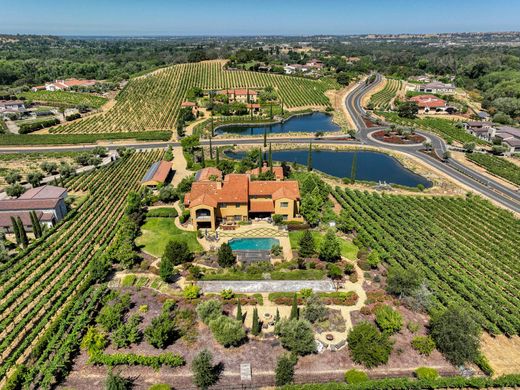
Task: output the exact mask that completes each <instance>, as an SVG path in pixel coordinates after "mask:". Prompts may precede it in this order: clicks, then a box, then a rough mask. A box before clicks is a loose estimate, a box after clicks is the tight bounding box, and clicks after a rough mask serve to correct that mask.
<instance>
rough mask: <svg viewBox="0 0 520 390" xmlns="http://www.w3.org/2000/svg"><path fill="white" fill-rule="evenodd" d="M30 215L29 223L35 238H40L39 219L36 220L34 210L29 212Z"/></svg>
mask: <svg viewBox="0 0 520 390" xmlns="http://www.w3.org/2000/svg"><path fill="white" fill-rule="evenodd" d="M29 215H30V217H31V225H32V229H33V233H34V237H35V238H40V237H41V236H42V226H41V225H40V221H39V220H38V216H37V215H36V211H34V210H32V211H31V212H30V213H29Z"/></svg>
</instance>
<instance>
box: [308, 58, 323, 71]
mask: <svg viewBox="0 0 520 390" xmlns="http://www.w3.org/2000/svg"><path fill="white" fill-rule="evenodd" d="M305 66H306V67H307V68H313V69H321V68H323V66H324V64H323V61H320V60H317V59H316V58H313V59H312V60H310V61H309V62H307V63H306V64H305Z"/></svg>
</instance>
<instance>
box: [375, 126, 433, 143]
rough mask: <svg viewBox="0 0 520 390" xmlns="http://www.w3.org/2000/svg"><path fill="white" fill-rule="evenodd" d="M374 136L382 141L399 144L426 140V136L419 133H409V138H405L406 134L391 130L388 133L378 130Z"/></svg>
mask: <svg viewBox="0 0 520 390" xmlns="http://www.w3.org/2000/svg"><path fill="white" fill-rule="evenodd" d="M372 137H374V138H375V139H376V140H378V141H381V142H386V143H389V144H398V145H412V144H420V143H422V142H424V141H426V138H424V137H423V136H422V135H419V134H409V135H407V138H405V137H404V136H402V135H399V134H397V132H390V133H389V134H388V135H387V134H386V132H385V131H384V130H381V131H376V132H375V133H373V134H372Z"/></svg>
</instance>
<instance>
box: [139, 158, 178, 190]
mask: <svg viewBox="0 0 520 390" xmlns="http://www.w3.org/2000/svg"><path fill="white" fill-rule="evenodd" d="M171 171H172V163H171V162H169V161H157V162H155V163H153V164H152V166H151V167H150V169H148V172H146V174H145V175H144V177H143V179H142V180H141V185H142V186H145V187H151V188H155V187H157V186H158V185H159V184H164V183H165V182H166V181H167V180H168V177H169V176H170V173H171Z"/></svg>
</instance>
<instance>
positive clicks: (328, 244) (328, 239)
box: [319, 229, 341, 262]
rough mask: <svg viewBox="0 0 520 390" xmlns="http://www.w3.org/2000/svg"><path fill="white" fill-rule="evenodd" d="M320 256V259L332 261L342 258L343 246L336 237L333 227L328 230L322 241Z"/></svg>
mask: <svg viewBox="0 0 520 390" xmlns="http://www.w3.org/2000/svg"><path fill="white" fill-rule="evenodd" d="M319 258H320V260H323V261H330V262H334V261H338V260H339V259H341V247H340V245H339V240H338V238H337V237H336V232H335V231H334V230H333V229H329V230H328V231H327V233H326V234H325V237H324V238H323V241H322V242H321V247H320V253H319Z"/></svg>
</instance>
